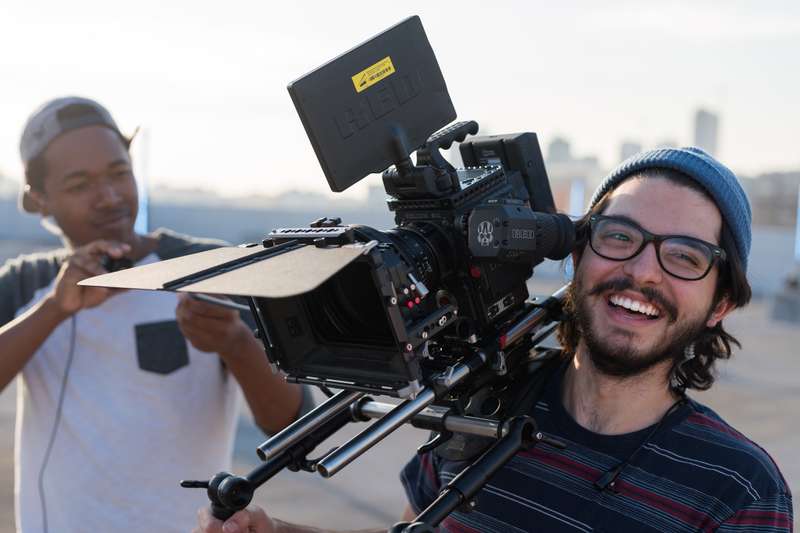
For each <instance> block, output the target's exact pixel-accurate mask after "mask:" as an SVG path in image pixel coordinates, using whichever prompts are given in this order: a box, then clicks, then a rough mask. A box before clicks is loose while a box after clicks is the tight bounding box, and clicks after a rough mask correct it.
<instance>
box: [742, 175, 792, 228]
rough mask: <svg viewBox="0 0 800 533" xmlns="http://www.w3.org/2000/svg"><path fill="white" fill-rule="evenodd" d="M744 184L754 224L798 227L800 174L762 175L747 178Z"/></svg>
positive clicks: (743, 181)
mask: <svg viewBox="0 0 800 533" xmlns="http://www.w3.org/2000/svg"><path fill="white" fill-rule="evenodd" d="M742 184H743V185H744V188H745V190H746V191H747V196H748V198H749V199H750V206H751V207H752V210H753V224H754V225H763V226H780V227H785V228H793V227H795V225H796V222H797V221H796V217H797V202H798V197H797V196H798V194H797V190H798V188H800V171H795V172H770V173H767V174H761V175H760V176H757V177H755V178H745V179H743V180H742Z"/></svg>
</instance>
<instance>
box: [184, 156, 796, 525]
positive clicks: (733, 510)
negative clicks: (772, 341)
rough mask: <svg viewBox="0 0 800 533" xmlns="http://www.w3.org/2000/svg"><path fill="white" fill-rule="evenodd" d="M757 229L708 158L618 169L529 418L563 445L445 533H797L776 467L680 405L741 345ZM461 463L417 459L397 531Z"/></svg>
mask: <svg viewBox="0 0 800 533" xmlns="http://www.w3.org/2000/svg"><path fill="white" fill-rule="evenodd" d="M750 226H751V220H750V206H749V204H748V201H747V197H746V196H745V193H744V191H743V190H742V188H741V186H740V184H739V182H738V181H737V179H736V177H735V176H734V175H733V173H732V172H731V171H730V170H728V169H727V168H726V167H725V166H724V165H722V164H721V163H720V162H719V161H716V160H715V159H713V158H712V157H711V156H709V155H708V154H706V153H705V152H703V151H702V150H699V149H696V148H683V149H663V150H655V151H651V152H647V153H643V154H640V155H638V156H635V157H633V158H632V159H629V160H628V161H626V162H624V163H623V164H622V165H621V166H620V167H619V168H617V169H616V170H614V171H613V172H612V173H611V174H610V175H609V176H608V177H607V178H606V180H605V181H604V182H603V184H602V185H601V186H600V188H599V189H598V190H597V192H596V193H595V195H594V196H593V198H592V201H591V205H590V209H589V212H588V213H587V214H586V215H585V216H584V217H583V218H582V219H581V220H580V221H579V223H578V236H579V240H578V243H577V245H576V248H575V252H574V253H573V258H572V259H573V262H574V265H575V275H574V281H573V283H572V284H571V286H570V290H569V294H568V297H567V300H566V305H565V307H566V311H567V313H568V318H567V319H566V320H564V321H563V322H562V323H561V324H560V325H559V330H558V334H559V340H560V342H561V345H562V349H561V350H559V351H558V356H559V358H558V360H557V361H556V362H555V363H553V364H552V365H550V368H549V369H548V370H547V372H549V373H548V374H547V375H546V376H545V378H546V379H545V381H544V387H543V390H542V392H541V393H540V394H539V396H538V398H537V399H535V400H534V401H533V402H532V404H531V405H532V408H531V409H530V410H529V414H531V415H533V416H534V418H535V419H536V422H537V425H538V427H539V429H540V430H541V431H543V432H544V433H546V434H547V435H548V436H551V437H552V438H554V439H557V440H560V441H562V442H564V443H565V444H566V447H565V448H564V449H560V448H556V447H554V446H551V445H549V444H547V443H540V444H538V445H537V446H535V447H533V448H531V449H527V450H523V451H521V452H519V453H518V454H517V455H516V456H515V457H514V458H513V459H512V460H511V461H510V462H509V463H507V464H506V465H505V466H504V467H503V468H502V469H501V470H500V471H498V472H497V473H496V474H495V475H494V476H493V477H491V478H490V479H489V480H488V483H487V484H486V485H485V486H484V487H483V489H482V490H481V491H480V492H479V493H478V495H477V498H476V503H477V505H476V507H475V508H474V510H472V511H471V512H464V510H459V511H457V512H454V513H453V514H451V515H450V516H448V517H447V518H446V519H445V520H444V521H443V522H442V523H441V524H440V531H450V532H456V531H458V532H465V531H470V532H472V531H481V532H483V531H496V532H511V531H536V532H546V533H554V532H589V531H605V532H664V531H674V532H682V531H685V532H690V531H719V532H734V531H742V532H743V531H748V532H752V531H758V532H778V531H780V532H789V531H792V520H793V518H792V497H791V494H790V492H789V488H788V487H787V484H786V482H785V480H784V479H783V477H782V475H781V473H780V471H779V470H778V467H777V466H776V465H775V463H774V462H773V461H772V459H771V458H770V456H769V455H768V454H767V453H766V452H765V451H764V450H763V449H762V448H760V447H759V446H758V445H757V444H755V443H754V442H752V441H750V440H749V439H747V437H745V436H744V435H742V434H741V433H740V432H738V431H737V430H735V429H734V428H732V427H731V426H729V425H728V424H726V423H725V421H724V420H722V419H721V418H720V417H719V416H718V415H717V414H716V413H714V412H713V411H712V410H711V409H709V408H708V407H706V406H704V405H701V404H700V403H698V402H696V401H694V400H692V399H691V398H690V397H689V395H688V394H687V391H689V390H690V389H697V390H705V389H708V388H709V387H711V385H712V384H713V382H714V369H715V364H716V361H717V360H718V359H727V358H729V357H730V355H731V348H732V346H733V345H736V346H738V342H737V341H736V339H735V338H734V337H733V336H732V335H731V334H730V333H729V332H727V331H726V330H725V329H724V327H723V325H722V324H723V320H724V318H725V317H726V316H727V315H728V314H729V313H730V312H732V311H733V310H734V309H736V308H738V307H742V306H744V305H746V304H747V303H748V301H749V300H750V285H749V284H748V281H747V276H746V272H747V258H748V254H749V252H750V240H751V229H750ZM544 371H545V370H541V371H540V372H544ZM468 464H469V461H463V460H462V461H457V460H452V459H450V458H448V454H446V453H442V451H441V450H440V449H437V450H434V451H432V452H427V453H423V454H421V455H418V456H416V457H414V458H413V459H412V460H411V461H410V462H409V463H408V465H407V466H406V467H405V469H404V470H403V472H402V474H401V481H402V483H403V486H404V488H405V490H406V494H407V496H408V503H409V505H408V507H407V508H406V512H405V514H404V518H403V519H404V520H412V519H413V517H414V516H416V515H417V514H418V513H419V512H421V511H422V510H423V509H425V508H426V507H428V506H429V505H430V504H431V503H432V502H433V501H434V499H435V498H436V497H437V495H438V494H439V491H440V490H441V489H442V488H443V487H444V486H445V485H446V484H447V483H448V482H449V481H451V480H452V479H453V478H454V477H455V476H456V475H457V474H458V473H459V472H460V471H461V470H462V469H463V468H464V467H465V466H467V465H468ZM248 528H250V529H248ZM199 530H200V531H202V532H204V533H219V532H220V531H224V532H225V533H235V532H241V533H244V532H246V531H257V532H259V533H273V532H281V533H285V532H303V531H319V530H317V529H311V528H305V527H302V526H296V525H291V524H287V523H284V522H281V521H279V520H276V519H273V518H270V517H268V516H267V515H266V514H265V512H264V511H263V510H261V509H258V508H251V509H249V510H245V511H240V512H239V513H237V514H235V515H234V516H232V517H231V518H230V519H228V520H227V521H226V522H225V524H222V523H221V522H219V521H218V520H215V519H213V518H212V517H211V516H210V515H209V513H208V512H207V511H202V512H201V514H200V518H199Z"/></svg>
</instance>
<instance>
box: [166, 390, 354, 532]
mask: <svg viewBox="0 0 800 533" xmlns="http://www.w3.org/2000/svg"><path fill="white" fill-rule="evenodd" d="M366 401H369V398H360V399H358V400H355V402H354V403H353V406H352V409H344V410H337V409H335V408H334V409H331V411H330V412H326V413H323V414H320V415H318V416H319V417H321V418H324V421H323V422H322V423H321V424H317V425H316V426H315V428H314V429H313V430H311V431H307V432H305V433H304V434H303V435H302V438H300V439H297V440H295V441H294V442H293V443H292V445H291V446H289V447H288V448H286V449H284V450H282V451H281V452H279V453H274V454H273V455H271V456H270V457H269V459H268V460H267V461H265V462H264V464H262V465H260V466H258V467H256V468H255V469H253V470H252V471H251V472H250V473H249V474H247V475H246V476H244V477H241V476H234V475H233V474H230V473H228V472H220V473H218V474H217V475H215V476H214V477H213V478H211V479H210V480H209V481H181V487H184V488H189V489H192V488H195V489H201V488H202V489H206V491H207V494H208V499H209V501H210V502H211V514H212V515H213V516H214V518H216V519H218V520H227V519H228V518H230V517H231V516H232V515H233V514H234V513H235V512H236V511H240V510H242V509H244V508H245V507H247V506H248V505H250V502H251V501H252V500H253V494H254V493H255V490H256V489H257V488H258V487H260V486H261V485H263V484H264V483H266V482H267V481H269V480H270V479H271V478H273V477H274V476H275V475H276V474H277V473H278V472H280V471H281V470H283V469H284V468H289V469H290V470H295V471H296V470H306V471H312V470H313V469H314V464H315V462H314V461H309V460H307V459H306V456H307V455H308V454H310V453H311V452H312V451H313V450H314V449H315V448H316V447H317V446H318V445H319V444H320V443H322V442H323V441H324V440H325V439H327V438H328V437H330V436H331V435H333V434H334V433H336V432H337V431H339V430H340V429H341V428H343V427H344V426H346V425H347V424H348V423H350V422H353V421H355V418H354V417H355V416H356V411H357V405H359V404H360V403H361V402H366ZM336 403H337V402H334V407H338V406H337V405H335V404H336ZM324 405H325V404H323V406H324ZM320 407H322V406H320ZM309 414H310V413H309Z"/></svg>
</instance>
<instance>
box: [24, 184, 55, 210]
mask: <svg viewBox="0 0 800 533" xmlns="http://www.w3.org/2000/svg"><path fill="white" fill-rule="evenodd" d="M23 194H24V195H25V199H26V209H27V208H28V207H30V208H32V209H33V211H34V212H36V213H39V214H40V215H42V216H45V217H46V216H49V215H50V213H49V210H48V209H47V201H46V200H47V198H46V197H45V194H44V192H42V191H39V190H37V189H34V188H32V187H31V186H30V185H26V186H25V191H24V192H23ZM28 200H29V202H28Z"/></svg>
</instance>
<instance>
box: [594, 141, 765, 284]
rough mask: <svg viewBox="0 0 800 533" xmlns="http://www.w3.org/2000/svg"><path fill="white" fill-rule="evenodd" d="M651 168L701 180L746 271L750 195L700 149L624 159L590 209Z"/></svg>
mask: <svg viewBox="0 0 800 533" xmlns="http://www.w3.org/2000/svg"><path fill="white" fill-rule="evenodd" d="M651 168H666V169H671V170H677V171H678V172H681V173H683V174H686V176H688V177H689V178H691V179H693V180H694V181H696V182H697V183H699V184H700V185H701V186H702V187H703V188H704V189H705V190H706V192H708V194H709V195H710V196H711V198H712V199H713V200H714V203H716V204H717V208H718V209H719V211H720V213H721V214H722V218H723V220H725V223H726V224H727V225H728V227H729V228H730V230H731V233H732V234H733V240H734V242H735V244H736V254H737V255H738V256H739V259H740V260H741V262H742V268H743V269H744V271H745V272H747V258H748V256H749V255H750V241H751V239H752V234H751V225H752V213H751V212H750V202H749V201H748V200H747V195H746V194H745V192H744V189H743V188H742V185H741V184H740V183H739V180H738V179H737V178H736V175H734V173H733V172H731V170H730V169H729V168H728V167H726V166H725V165H723V164H722V163H720V162H719V161H717V160H716V159H714V158H713V157H711V156H710V155H709V154H707V153H706V152H704V151H703V150H701V149H700V148H695V147H688V148H661V149H658V150H650V151H649V152H642V153H640V154H636V155H634V156H632V157H630V158H628V159H626V160H625V161H623V162H622V163H621V164H620V165H619V166H618V167H617V168H615V169H614V170H612V171H611V173H610V174H609V175H608V176H607V177H606V178H605V179H604V180H603V182H602V183H601V184H600V186H599V187H598V188H597V190H596V191H595V192H594V194H593V195H592V200H591V202H590V206H589V207H590V208H591V207H594V205H595V204H597V202H599V201H600V199H601V198H602V197H603V196H604V195H605V194H606V193H607V192H609V191H611V190H612V189H614V188H615V187H616V186H617V185H619V184H620V183H621V182H622V181H623V180H625V178H627V177H629V176H631V175H633V174H637V173H639V172H641V171H643V170H647V169H651Z"/></svg>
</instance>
